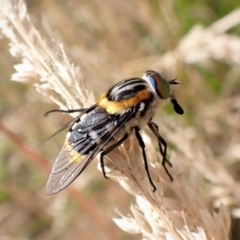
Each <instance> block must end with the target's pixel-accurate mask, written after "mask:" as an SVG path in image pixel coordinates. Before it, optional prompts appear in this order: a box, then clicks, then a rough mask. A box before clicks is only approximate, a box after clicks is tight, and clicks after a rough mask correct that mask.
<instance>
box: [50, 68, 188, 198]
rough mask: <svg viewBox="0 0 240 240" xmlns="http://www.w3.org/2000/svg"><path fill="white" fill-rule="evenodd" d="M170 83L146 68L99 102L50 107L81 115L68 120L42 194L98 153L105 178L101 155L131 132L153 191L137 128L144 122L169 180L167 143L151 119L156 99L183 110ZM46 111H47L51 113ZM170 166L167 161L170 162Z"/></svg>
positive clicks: (60, 186) (58, 185) (68, 179)
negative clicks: (81, 106) (79, 106)
mask: <svg viewBox="0 0 240 240" xmlns="http://www.w3.org/2000/svg"><path fill="white" fill-rule="evenodd" d="M171 84H178V82H177V81H176V80H175V79H174V80H170V81H167V80H166V79H165V78H163V76H161V75H160V74H159V73H158V72H155V71H152V70H149V71H146V72H145V74H144V75H143V77H142V78H131V79H128V80H125V81H122V82H119V83H117V84H116V85H114V86H113V87H112V88H110V89H109V90H108V91H107V92H106V93H105V94H103V95H102V96H101V97H100V99H99V101H98V102H97V103H96V104H95V105H93V106H91V107H90V108H87V109H78V110H69V111H64V110H52V111H59V112H68V113H70V112H74V111H79V112H81V114H80V115H79V117H77V119H76V120H75V121H74V122H73V123H72V125H71V128H70V130H69V132H68V133H67V136H66V140H65V143H64V145H63V147H62V149H61V151H60V153H59V155H58V156H57V159H56V161H55V163H54V165H53V168H52V171H51V174H50V176H49V179H48V182H47V186H46V193H47V194H54V193H57V192H59V191H61V190H63V189H64V188H66V187H67V186H68V185H69V184H70V183H71V182H72V181H74V180H75V178H76V177H78V176H79V175H80V174H81V172H82V171H83V170H84V169H85V168H86V167H87V166H88V164H89V163H90V162H91V161H92V160H93V158H94V157H95V156H96V155H97V154H98V153H101V154H100V164H101V168H102V172H103V175H104V177H105V178H107V176H106V173H105V169H104V156H105V155H106V154H108V153H109V152H111V151H112V150H113V149H115V148H116V147H118V146H119V145H121V144H122V143H123V142H124V141H125V140H126V139H127V138H128V136H129V135H130V134H132V133H133V132H134V133H135V136H136V138H137V140H138V142H139V145H140V147H141V149H142V153H143V160H144V164H145V169H146V171H147V175H148V178H149V181H150V183H151V185H152V186H153V190H154V191H155V190H156V187H155V185H154V183H153V182H152V179H151V176H150V174H149V171H148V164H147V158H146V153H145V145H144V142H143V139H142V137H141V134H140V129H141V128H142V127H144V126H145V125H148V126H149V128H150V129H151V130H152V132H153V133H154V134H155V136H156V137H157V139H158V143H159V148H160V152H161V154H162V156H163V160H162V165H163V167H164V169H165V170H166V173H167V174H168V176H169V177H170V179H171V180H173V178H172V176H171V175H170V173H169V172H168V169H167V167H166V165H165V164H166V162H167V163H168V164H170V162H168V160H167V159H166V154H167V144H166V142H165V141H164V139H163V138H162V137H161V135H160V134H159V132H158V126H157V125H156V124H155V123H154V122H152V118H153V116H154V114H155V110H156V108H157V106H158V103H159V100H163V99H167V98H170V100H171V102H172V104H173V106H174V110H175V111H176V112H177V113H178V114H183V110H182V108H181V107H180V105H179V104H178V103H177V100H176V99H175V98H174V96H173V93H172V89H171V86H170V85H171ZM52 111H49V112H52ZM170 165H171V164H170Z"/></svg>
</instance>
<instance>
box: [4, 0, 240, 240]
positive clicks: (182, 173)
mask: <svg viewBox="0 0 240 240" xmlns="http://www.w3.org/2000/svg"><path fill="white" fill-rule="evenodd" d="M0 4H1V9H0V14H1V15H0V29H1V31H2V34H3V36H4V37H5V38H8V39H9V40H10V52H11V54H12V55H13V56H14V57H17V58H21V59H22V63H21V64H19V65H16V66H15V69H16V71H17V73H15V74H13V76H12V79H13V80H15V81H20V82H23V83H34V85H35V87H36V88H37V90H38V91H39V92H41V93H42V94H43V95H44V96H47V97H49V98H50V99H51V100H53V101H54V102H55V103H57V104H58V105H59V106H60V107H61V108H79V107H82V106H89V105H90V104H92V103H93V97H92V94H91V93H90V92H88V91H87V90H86V89H85V87H83V85H82V84H83V82H82V80H81V79H82V76H81V74H80V72H79V69H77V68H75V67H74V66H73V65H72V64H70V61H69V60H68V59H67V56H66V54H65V52H64V50H63V47H62V45H61V44H59V45H58V48H59V50H60V51H59V53H58V54H57V53H56V52H55V50H53V49H54V48H53V47H52V46H51V48H50V46H49V44H47V43H46V42H45V41H44V40H43V39H42V37H41V36H40V34H39V32H38V31H37V30H36V29H35V28H34V26H33V25H32V23H31V19H30V17H29V15H28V14H27V10H26V6H25V4H24V2H23V1H18V4H17V5H13V3H11V2H10V1H7V0H1V1H0ZM195 31H198V32H199V33H202V32H201V31H202V30H201V29H198V30H195ZM213 37H216V36H213ZM235 40H236V41H237V43H238V41H239V40H238V39H235ZM183 45H184V41H182V43H180V45H179V46H178V47H177V49H178V50H177V52H178V53H179V51H181V52H182V55H181V59H185V61H187V59H189V56H187V55H186V51H183V50H181V49H182V46H183ZM207 45H208V44H206V46H207ZM206 51H208V50H207V47H206ZM171 54H173V53H171ZM184 54H185V55H184ZM165 58H166V56H165ZM173 59H174V58H172V60H171V61H173ZM165 60H166V59H164V61H163V60H162V59H161V62H167V61H165ZM229 60H231V59H229ZM188 62H189V61H188ZM138 64H139V63H138ZM142 67H143V66H141V67H140V68H142ZM145 67H146V66H144V68H145ZM152 67H153V66H152ZM155 67H159V62H158V63H156V65H155V66H154V68H155ZM161 67H164V66H161ZM136 70H137V69H136ZM83 89H84V90H83ZM79 100H80V101H79ZM163 123H164V124H165V123H166V126H165V127H164V125H163V126H161V129H162V131H163V134H164V132H167V133H168V134H170V133H171V132H170V131H169V129H171V128H174V126H175V122H174V123H173V120H172V119H171V117H169V118H168V119H167V120H166V119H165V120H164V119H163ZM181 131H189V132H191V131H192V129H190V128H189V129H184V130H182V129H179V130H177V129H176V128H174V134H172V135H171V134H170V135H169V136H168V139H170V141H171V142H172V143H173V144H175V145H176V146H177V144H178V143H179V142H184V146H182V148H181V149H180V150H179V151H178V153H177V154H176V155H175V154H172V156H171V162H173V165H174V168H171V169H170V171H171V174H172V175H173V177H174V179H175V181H174V182H170V181H169V179H168V176H167V175H166V173H165V171H164V170H163V168H162V167H161V164H160V162H159V159H161V158H160V156H157V155H156V151H155V149H154V147H153V146H152V144H151V140H150V138H149V137H148V136H147V135H145V137H144V140H145V142H146V146H147V156H149V165H150V173H151V176H152V179H153V181H154V183H155V184H156V187H157V191H156V192H155V193H153V192H152V188H151V186H150V184H149V181H148V178H147V176H146V172H145V170H144V165H143V163H142V161H140V159H142V155H141V152H140V149H139V146H138V144H137V142H136V140H135V138H133V137H132V138H130V139H129V140H128V141H126V142H125V143H124V144H123V145H122V146H121V147H120V148H118V149H117V150H115V151H113V152H111V153H110V154H108V156H107V158H108V160H109V162H108V167H109V176H110V177H111V178H112V179H115V180H117V181H118V182H119V183H120V185H121V186H122V187H123V188H124V189H125V190H126V191H127V192H129V193H130V194H132V195H134V196H135V197H136V204H134V205H132V206H131V207H130V211H131V215H130V216H129V217H123V216H121V215H120V216H121V217H122V218H121V219H119V218H114V221H115V222H116V224H117V225H118V226H119V227H121V228H122V229H123V230H124V231H127V232H129V233H132V234H136V233H141V234H142V236H143V238H144V239H218V240H221V239H222V240H226V239H228V234H229V230H230V218H229V213H228V209H227V208H226V207H225V206H224V205H220V207H219V212H218V213H212V212H211V210H209V209H208V207H207V203H208V200H209V199H208V196H207V195H206V196H205V195H204V193H203V192H202V190H201V187H200V184H199V183H200V182H203V177H201V176H199V174H197V172H196V171H194V169H193V168H192V160H194V162H195V163H196V164H198V163H202V161H201V159H207V158H206V156H203V155H199V151H196V149H197V145H195V146H194V148H193V147H192V145H190V144H188V142H189V141H190V140H191V139H183V136H184V134H182V132H181ZM193 135H194V131H193V133H192V136H193ZM188 136H191V134H190V135H189V134H188ZM210 157H211V156H210ZM196 168H198V169H201V166H196ZM203 171H204V170H203ZM223 172H224V171H223ZM211 176H214V174H212V173H209V178H211ZM217 179H219V178H217ZM213 180H214V179H213ZM229 181H230V182H231V179H230V180H229Z"/></svg>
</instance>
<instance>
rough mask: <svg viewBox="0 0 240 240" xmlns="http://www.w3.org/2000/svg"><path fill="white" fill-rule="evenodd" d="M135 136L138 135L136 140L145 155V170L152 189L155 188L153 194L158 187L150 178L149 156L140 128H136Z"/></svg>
mask: <svg viewBox="0 0 240 240" xmlns="http://www.w3.org/2000/svg"><path fill="white" fill-rule="evenodd" d="M134 129H135V135H136V138H137V140H138V143H139V145H140V147H141V149H142V154H143V160H144V165H145V170H146V172H147V175H148V179H149V182H150V183H151V185H152V187H153V192H155V191H156V189H157V188H156V186H155V185H154V183H153V181H152V179H151V176H150V173H149V170H148V163H147V156H146V152H145V144H144V141H143V139H142V136H141V134H140V133H139V131H140V129H139V127H135V128H134Z"/></svg>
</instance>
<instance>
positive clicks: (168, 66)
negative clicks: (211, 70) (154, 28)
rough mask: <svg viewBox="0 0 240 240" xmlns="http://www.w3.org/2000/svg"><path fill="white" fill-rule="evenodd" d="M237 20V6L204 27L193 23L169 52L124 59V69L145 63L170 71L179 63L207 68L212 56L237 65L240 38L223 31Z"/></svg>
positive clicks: (138, 67)
mask: <svg viewBox="0 0 240 240" xmlns="http://www.w3.org/2000/svg"><path fill="white" fill-rule="evenodd" d="M239 23H240V8H238V9H236V10H235V11H233V12H231V13H229V14H228V15H227V16H225V17H224V18H222V19H220V20H218V21H216V22H215V23H213V24H212V25H211V26H209V27H207V28H204V27H203V26H201V25H198V26H194V27H193V29H192V30H191V31H190V32H189V33H188V34H187V35H185V36H184V37H183V38H182V39H181V40H180V42H179V44H178V46H177V47H176V48H175V49H174V50H173V51H171V52H167V53H166V54H164V55H154V56H150V57H147V58H142V59H137V60H133V61H131V62H127V63H126V65H125V67H124V69H125V72H126V73H128V74H132V69H134V71H136V72H139V71H144V69H145V68H146V63H147V64H148V65H149V68H152V69H162V71H164V70H167V71H170V72H171V71H173V72H175V71H176V68H177V67H178V65H179V63H184V64H197V65H201V66H204V67H206V68H208V65H209V62H210V61H211V60H212V59H214V60H217V61H222V62H225V63H228V64H231V65H239V64H240V59H239V54H240V38H239V37H238V36H235V35H232V34H229V33H226V32H227V31H228V30H230V29H231V28H233V27H235V26H236V25H238V24H239Z"/></svg>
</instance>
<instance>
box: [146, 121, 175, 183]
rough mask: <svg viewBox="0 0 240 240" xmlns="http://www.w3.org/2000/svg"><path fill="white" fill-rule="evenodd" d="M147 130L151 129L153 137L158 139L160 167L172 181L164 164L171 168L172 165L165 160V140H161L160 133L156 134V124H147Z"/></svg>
mask: <svg viewBox="0 0 240 240" xmlns="http://www.w3.org/2000/svg"><path fill="white" fill-rule="evenodd" d="M148 126H149V128H150V129H151V131H152V132H153V133H154V135H155V136H156V137H157V138H158V146H159V150H160V152H161V154H162V157H163V159H162V165H163V167H164V169H165V171H166V173H167V175H168V176H169V178H170V179H171V181H173V177H172V176H171V174H170V173H169V171H168V169H167V167H166V162H167V163H168V164H169V165H170V166H171V167H172V164H171V163H170V162H169V161H168V160H167V143H166V142H165V140H164V139H163V137H162V136H161V135H160V133H159V132H158V126H157V124H156V123H154V122H149V123H148ZM161 144H162V145H163V147H164V148H163V149H162V145H161Z"/></svg>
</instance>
